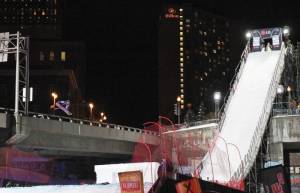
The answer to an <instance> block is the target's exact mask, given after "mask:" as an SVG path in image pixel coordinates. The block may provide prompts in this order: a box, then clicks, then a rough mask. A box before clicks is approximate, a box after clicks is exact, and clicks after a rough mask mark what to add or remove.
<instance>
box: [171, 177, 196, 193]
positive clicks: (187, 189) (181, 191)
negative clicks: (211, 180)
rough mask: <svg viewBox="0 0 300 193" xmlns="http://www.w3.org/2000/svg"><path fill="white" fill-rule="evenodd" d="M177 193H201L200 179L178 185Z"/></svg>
mask: <svg viewBox="0 0 300 193" xmlns="http://www.w3.org/2000/svg"><path fill="white" fill-rule="evenodd" d="M176 191H177V193H201V192H202V190H201V186H200V183H199V179H197V178H192V179H190V180H185V181H182V182H179V183H177V184H176Z"/></svg>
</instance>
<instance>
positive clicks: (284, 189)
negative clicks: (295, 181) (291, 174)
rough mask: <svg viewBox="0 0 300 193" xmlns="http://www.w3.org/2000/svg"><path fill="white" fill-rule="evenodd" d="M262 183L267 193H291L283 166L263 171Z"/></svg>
mask: <svg viewBox="0 0 300 193" xmlns="http://www.w3.org/2000/svg"><path fill="white" fill-rule="evenodd" d="M262 183H263V185H264V190H265V192H266V193H291V192H290V190H289V188H288V185H287V180H286V174H285V171H284V167H283V166H282V165H278V166H273V167H269V168H266V169H263V170H262Z"/></svg>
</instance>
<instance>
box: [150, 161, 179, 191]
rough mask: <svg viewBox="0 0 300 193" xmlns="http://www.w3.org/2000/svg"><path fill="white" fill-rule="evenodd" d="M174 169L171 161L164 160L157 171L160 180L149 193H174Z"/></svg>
mask: <svg viewBox="0 0 300 193" xmlns="http://www.w3.org/2000/svg"><path fill="white" fill-rule="evenodd" d="M173 172H174V167H173V164H172V162H171V161H170V160H165V159H164V160H163V161H162V163H161V164H160V166H159V167H158V169H157V175H158V179H157V180H156V182H155V183H154V184H153V186H152V187H151V188H150V190H149V191H148V193H174V192H176V186H175V185H176V181H175V180H174V179H173Z"/></svg>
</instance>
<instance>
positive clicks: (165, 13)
mask: <svg viewBox="0 0 300 193" xmlns="http://www.w3.org/2000/svg"><path fill="white" fill-rule="evenodd" d="M231 29H232V27H231V23H230V20H228V19H226V18H224V17H221V16H218V15H214V14H211V13H207V12H205V11H202V10H201V9H200V8H199V7H197V6H194V5H188V4H186V5H182V6H178V5H177V6H166V7H164V9H163V10H162V14H161V15H160V21H159V114H161V115H166V116H169V117H173V114H174V103H176V98H177V97H178V96H180V97H181V101H180V108H181V112H183V113H182V114H184V112H186V111H187V108H192V109H193V111H194V113H195V114H197V111H198V109H199V106H202V105H201V104H202V103H203V105H204V108H205V109H206V113H208V112H212V111H214V99H213V93H214V92H215V91H220V92H221V93H222V95H223V96H224V95H225V94H226V92H227V89H228V87H229V83H230V81H231V79H232V77H233V72H234V68H235V66H236V65H237V63H236V61H234V62H233V61H232V51H231V49H232V46H231V44H230V39H231V36H232V34H231V33H232V32H231V31H232V30H231ZM201 108H203V107H201Z"/></svg>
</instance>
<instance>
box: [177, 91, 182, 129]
mask: <svg viewBox="0 0 300 193" xmlns="http://www.w3.org/2000/svg"><path fill="white" fill-rule="evenodd" d="M176 100H177V118H178V124H180V113H181V112H180V106H181V105H180V103H181V97H180V96H178V97H177V99H176Z"/></svg>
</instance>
